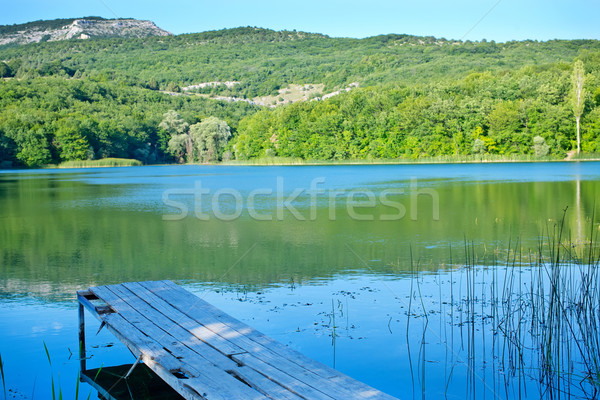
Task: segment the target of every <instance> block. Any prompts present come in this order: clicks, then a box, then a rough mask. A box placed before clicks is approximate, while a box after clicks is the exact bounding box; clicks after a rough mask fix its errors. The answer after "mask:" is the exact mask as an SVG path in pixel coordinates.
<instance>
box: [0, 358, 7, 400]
mask: <svg viewBox="0 0 600 400" xmlns="http://www.w3.org/2000/svg"><path fill="white" fill-rule="evenodd" d="M0 379H2V392H3V393H4V398H5V399H8V397H6V380H5V379H4V361H2V354H0Z"/></svg>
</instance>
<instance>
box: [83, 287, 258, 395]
mask: <svg viewBox="0 0 600 400" xmlns="http://www.w3.org/2000/svg"><path fill="white" fill-rule="evenodd" d="M91 290H92V291H93V292H94V293H95V294H96V295H97V296H98V297H100V298H102V299H103V300H105V301H106V302H107V303H109V304H110V305H111V306H112V308H113V309H114V310H116V311H117V312H118V313H119V315H121V316H122V317H123V318H125V319H126V320H128V321H129V322H131V323H132V324H135V326H136V327H137V328H138V329H139V330H140V331H141V332H143V333H144V334H145V335H147V336H148V337H149V338H152V339H154V340H155V341H156V342H157V343H159V344H160V345H161V346H162V347H163V348H162V352H163V353H166V354H171V355H172V356H174V357H175V358H176V359H178V360H179V361H180V362H181V363H182V366H180V367H179V368H177V369H171V370H170V372H171V375H172V376H174V377H175V378H176V379H178V383H179V384H180V385H182V386H184V387H186V388H192V389H194V390H195V391H196V392H197V393H198V394H199V395H200V396H202V397H204V398H210V399H221V398H223V399H226V398H246V399H264V398H265V397H264V396H263V395H262V394H260V393H259V392H257V391H255V390H254V389H252V388H250V387H249V386H247V385H245V384H243V383H242V382H240V381H239V380H237V379H236V378H235V377H233V376H232V375H230V374H228V373H227V372H225V371H224V370H223V369H222V368H220V367H219V368H218V367H216V366H215V365H214V363H212V362H211V361H208V360H207V359H205V358H203V357H202V356H201V355H200V354H198V353H196V352H194V351H193V350H192V349H190V348H189V347H187V346H186V345H184V343H183V342H182V341H181V340H180V339H178V338H176V337H173V336H171V335H170V333H169V329H181V328H178V327H177V325H176V324H171V325H170V326H168V327H166V330H164V329H163V327H159V326H158V325H156V324H155V323H154V322H153V321H152V320H151V319H154V318H157V317H158V316H159V315H160V313H158V312H154V313H150V315H148V316H145V315H143V314H141V313H140V312H138V311H137V310H135V309H133V308H132V307H131V305H130V304H128V303H127V299H129V297H135V295H134V294H133V293H131V292H129V291H128V290H127V289H126V288H125V287H123V286H121V285H111V286H101V287H95V288H91ZM128 296H129V297H128ZM149 318H151V319H149ZM186 333H187V332H186ZM187 336H188V337H187V339H184V340H192V341H196V342H200V341H199V340H198V339H197V338H195V337H194V336H192V335H189V333H188V334H187ZM200 343H201V344H202V345H203V346H205V347H208V346H206V345H205V344H204V343H202V342H200ZM196 344H197V343H196ZM219 356H220V358H221V359H220V360H215V362H217V361H219V362H222V363H225V362H229V363H230V364H229V365H227V367H231V366H232V365H236V364H235V363H233V362H231V360H228V359H226V358H224V356H223V355H219ZM153 369H154V368H153ZM177 370H181V371H182V372H184V373H185V374H186V375H188V379H179V378H177V376H176V375H174V374H173V372H175V371H177ZM157 373H158V372H157ZM159 375H160V376H161V377H163V376H162V375H161V374H159ZM163 378H164V377H163ZM195 378H198V379H195Z"/></svg>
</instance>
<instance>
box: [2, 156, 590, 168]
mask: <svg viewBox="0 0 600 400" xmlns="http://www.w3.org/2000/svg"><path fill="white" fill-rule="evenodd" d="M258 160H263V161H258ZM258 160H257V161H252V160H244V161H227V162H218V163H203V164H201V163H185V164H178V163H171V164H145V165H141V164H140V165H94V164H93V163H92V164H88V165H85V163H82V165H64V166H61V165H60V164H59V165H56V164H50V165H45V166H42V167H39V168H22V167H16V168H0V171H22V170H29V171H35V170H48V169H85V168H122V167H159V166H163V167H166V166H212V167H217V166H228V167H235V166H240V167H286V166H287V167H291V166H295V167H300V166H340V165H440V164H448V165H451V164H511V163H512V164H514V163H562V162H564V163H577V162H600V158H582V159H573V158H571V159H554V160H527V159H523V160H519V159H504V160H503V159H498V160H493V159H487V160H435V159H427V160H425V159H424V160H422V161H420V160H413V161H411V160H373V161H366V160H335V161H328V160H313V161H306V160H301V159H298V160H294V161H289V160H288V161H286V160H272V161H270V160H265V159H258Z"/></svg>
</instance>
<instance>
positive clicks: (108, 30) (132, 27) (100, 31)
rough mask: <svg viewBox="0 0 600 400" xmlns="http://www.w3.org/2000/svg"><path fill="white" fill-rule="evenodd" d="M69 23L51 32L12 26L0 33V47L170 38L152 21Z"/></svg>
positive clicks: (117, 20)
mask: <svg viewBox="0 0 600 400" xmlns="http://www.w3.org/2000/svg"><path fill="white" fill-rule="evenodd" d="M71 21H72V22H71V23H68V24H67V25H65V26H62V27H59V28H53V29H48V28H44V27H41V26H35V23H29V24H23V29H22V30H19V29H18V28H19V26H12V28H13V29H12V32H8V33H0V46H1V45H6V44H11V43H13V44H27V43H38V42H54V41H58V40H68V39H91V38H111V37H121V38H142V37H149V36H170V35H171V33H170V32H167V31H165V30H163V29H160V28H159V27H158V26H156V25H155V24H154V22H152V21H139V20H136V19H100V18H93V19H74V20H71ZM15 28H16V29H15ZM15 30H16V31H15Z"/></svg>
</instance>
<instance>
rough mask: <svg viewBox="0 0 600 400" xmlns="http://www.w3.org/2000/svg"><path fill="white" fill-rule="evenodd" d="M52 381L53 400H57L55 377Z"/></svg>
mask: <svg viewBox="0 0 600 400" xmlns="http://www.w3.org/2000/svg"><path fill="white" fill-rule="evenodd" d="M50 379H51V382H52V400H56V390H54V377H53V376H52V377H51V378H50Z"/></svg>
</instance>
